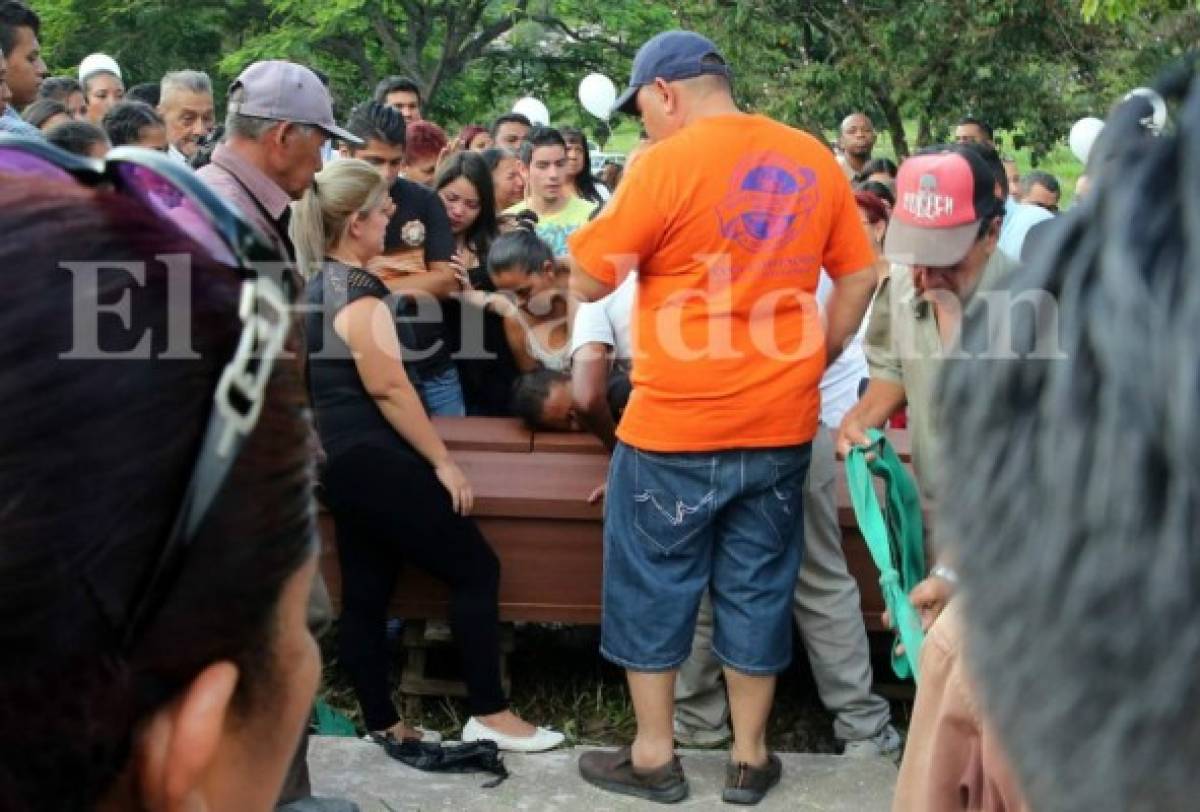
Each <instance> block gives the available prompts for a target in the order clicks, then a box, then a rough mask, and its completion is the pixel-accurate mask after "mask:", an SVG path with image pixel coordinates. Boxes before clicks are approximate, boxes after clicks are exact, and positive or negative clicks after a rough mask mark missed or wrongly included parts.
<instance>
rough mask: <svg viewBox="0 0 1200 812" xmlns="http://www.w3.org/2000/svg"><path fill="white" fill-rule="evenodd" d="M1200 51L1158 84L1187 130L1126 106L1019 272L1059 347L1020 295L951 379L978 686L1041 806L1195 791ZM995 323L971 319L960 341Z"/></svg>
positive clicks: (1198, 789) (1199, 731) (950, 459)
mask: <svg viewBox="0 0 1200 812" xmlns="http://www.w3.org/2000/svg"><path fill="white" fill-rule="evenodd" d="M1195 65H1196V63H1195V59H1194V58H1193V59H1192V60H1189V61H1188V62H1186V63H1185V64H1183V65H1182V66H1180V67H1179V68H1177V69H1176V70H1175V71H1173V72H1172V73H1170V74H1169V75H1167V76H1166V77H1165V78H1164V79H1163V81H1162V82H1161V83H1160V84H1159V86H1158V91H1159V92H1160V93H1161V95H1162V96H1163V97H1164V99H1166V100H1167V101H1168V102H1170V103H1177V104H1178V106H1179V109H1178V111H1177V113H1178V115H1177V120H1178V127H1177V129H1176V130H1175V131H1174V132H1167V133H1166V134H1164V135H1163V136H1162V137H1153V136H1151V135H1149V134H1147V133H1146V131H1145V130H1144V129H1143V128H1142V126H1141V124H1140V123H1139V121H1138V118H1139V117H1140V112H1139V111H1138V110H1137V109H1136V108H1135V107H1133V106H1130V105H1125V106H1122V107H1119V108H1118V109H1116V110H1115V111H1114V112H1113V114H1112V115H1111V116H1110V118H1109V120H1108V123H1107V125H1106V127H1105V131H1104V133H1103V135H1102V136H1101V140H1100V142H1098V143H1097V145H1096V149H1097V150H1100V152H1099V153H1098V155H1097V157H1096V160H1094V161H1093V162H1092V168H1093V171H1094V172H1095V176H1094V177H1093V178H1092V180H1093V187H1092V193H1091V194H1090V195H1089V196H1088V197H1087V198H1086V199H1084V200H1083V201H1081V202H1080V203H1079V205H1077V206H1076V207H1074V208H1073V209H1072V210H1071V212H1069V213H1068V214H1067V215H1065V216H1063V217H1061V218H1059V220H1058V221H1057V222H1055V223H1054V224H1053V226H1052V227H1050V229H1049V230H1048V232H1047V234H1046V237H1045V241H1044V242H1043V243H1042V245H1041V246H1040V248H1039V250H1037V251H1035V252H1034V254H1033V256H1032V261H1031V263H1030V264H1029V266H1028V267H1027V268H1026V269H1025V270H1024V272H1023V273H1021V274H1019V275H1018V277H1017V285H1018V286H1019V287H1020V288H1024V289H1028V290H1041V291H1044V292H1046V293H1047V294H1049V297H1050V298H1051V299H1052V300H1053V301H1054V302H1055V303H1056V310H1057V319H1058V322H1057V330H1056V332H1057V338H1058V342H1059V344H1060V346H1061V350H1062V355H1063V356H1065V357H1057V358H1044V357H1038V354H1037V353H1036V352H1035V348H1036V347H1037V346H1038V345H1039V343H1040V342H1042V341H1043V340H1044V338H1045V335H1044V334H1045V333H1046V332H1047V330H1048V329H1052V328H1053V326H1054V325H1053V320H1052V319H1051V320H1047V319H1046V318H1045V315H1046V314H1045V313H1044V312H1042V313H1037V312H1035V311H1034V309H1030V308H1025V307H1014V308H1013V309H1012V313H1011V314H1010V315H1011V319H1010V322H1009V326H1010V327H1011V339H1012V347H1011V348H1012V350H1013V354H1010V355H1008V357H1007V358H1005V357H1003V356H1001V357H999V358H995V357H993V358H990V359H979V358H975V359H965V360H956V361H951V362H948V363H947V367H946V369H945V373H944V377H943V391H942V395H943V399H942V401H941V415H942V416H943V417H944V419H943V421H942V422H943V424H944V425H945V430H946V439H945V444H944V453H945V457H944V460H943V463H944V466H945V469H944V472H943V473H944V478H945V481H946V482H951V483H955V484H954V487H953V489H952V490H951V491H950V492H949V493H947V494H946V498H945V500H944V503H943V505H942V512H941V518H942V521H943V523H944V526H945V528H946V531H947V532H946V533H945V534H944V536H945V538H946V539H947V540H949V541H950V543H951V544H952V552H953V557H954V560H955V562H956V563H957V566H958V568H959V571H960V573H961V576H962V581H963V590H964V593H963V596H962V598H961V599H962V600H963V601H964V608H965V610H966V617H967V620H968V628H969V632H968V635H969V643H970V646H969V649H968V650H969V652H970V653H971V655H972V660H973V665H974V666H975V668H974V672H975V673H976V674H978V676H979V678H980V681H981V683H982V687H983V692H984V698H985V703H984V704H985V705H986V706H987V708H988V712H989V714H990V717H991V719H992V721H993V722H994V723H995V724H996V726H997V728H998V729H999V731H1000V734H1001V738H1002V739H1003V741H1004V743H1005V745H1006V749H1007V753H1008V755H1009V756H1010V757H1011V759H1012V761H1013V762H1014V766H1015V768H1016V772H1017V774H1018V775H1019V777H1020V781H1021V784H1022V787H1023V790H1024V792H1025V794H1026V796H1027V798H1028V801H1029V803H1030V806H1031V808H1033V809H1044V810H1056V812H1076V811H1077V810H1078V811H1079V812H1083V811H1084V810H1088V812H1092V811H1093V810H1149V809H1164V810H1166V809H1191V808H1194V805H1195V804H1196V798H1197V797H1200V770H1197V768H1196V764H1197V762H1198V761H1200V724H1198V723H1197V714H1198V713H1200V679H1197V674H1200V419H1198V418H1200V342H1198V340H1197V329H1198V327H1200V203H1198V200H1197V196H1196V190H1197V188H1200V87H1198V85H1197V82H1196V80H1195ZM981 315H982V314H981ZM988 320H989V319H987V318H979V319H968V320H967V321H966V323H965V324H964V332H963V341H964V345H967V344H971V343H973V342H977V341H979V340H981V339H985V338H986V336H987V335H988V331H989V325H988V323H987V322H988ZM992 320H994V318H993V319H992ZM1010 359H1011V360H1010Z"/></svg>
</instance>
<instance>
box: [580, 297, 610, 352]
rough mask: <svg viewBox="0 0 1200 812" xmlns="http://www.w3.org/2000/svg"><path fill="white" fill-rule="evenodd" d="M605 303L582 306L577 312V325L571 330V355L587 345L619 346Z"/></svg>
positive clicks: (589, 303)
mask: <svg viewBox="0 0 1200 812" xmlns="http://www.w3.org/2000/svg"><path fill="white" fill-rule="evenodd" d="M604 305H605V301H604V299H601V300H600V301H598V302H588V303H587V304H581V305H580V306H579V310H577V311H575V324H574V327H573V329H572V330H571V355H572V356H573V355H575V353H577V352H579V349H580V347H582V346H583V345H585V344H595V343H599V344H603V345H605V346H607V347H615V346H616V345H617V342H616V337H615V336H614V335H613V326H612V322H610V321H609V319H608V310H607V309H606V308H605V306H604Z"/></svg>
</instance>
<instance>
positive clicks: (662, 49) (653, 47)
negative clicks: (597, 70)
mask: <svg viewBox="0 0 1200 812" xmlns="http://www.w3.org/2000/svg"><path fill="white" fill-rule="evenodd" d="M697 76H724V77H725V78H726V79H729V80H730V81H731V82H732V81H733V71H732V70H730V68H729V66H728V65H727V64H726V63H725V57H723V56H721V52H720V51H718V50H717V46H716V45H715V44H713V41H712V40H710V39H708V38H707V37H702V36H700V35H699V34H697V33H695V32H693V31H664V32H662V33H661V34H657V35H655V36H654V37H653V38H651V39H650V40H648V41H647V42H646V44H645V45H643V46H642V47H641V48H639V49H638V52H637V56H635V57H634V58H633V73H632V74H631V75H630V77H629V87H627V88H626V89H625V92H624V93H622V94H621V95H620V97H619V98H618V99H617V101H616V102H615V103H614V104H613V112H614V113H628V114H629V115H637V112H638V108H637V93H638V91H639V90H641V89H642V86H643V85H649V84H652V83H653V82H654V80H655V79H662V80H663V81H665V82H681V81H683V80H684V79H695V78H696V77H697Z"/></svg>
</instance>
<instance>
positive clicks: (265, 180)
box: [196, 61, 363, 812]
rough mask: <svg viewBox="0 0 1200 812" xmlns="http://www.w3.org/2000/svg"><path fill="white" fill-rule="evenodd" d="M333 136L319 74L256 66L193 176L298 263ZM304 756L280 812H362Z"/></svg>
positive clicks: (313, 613) (317, 616) (315, 604)
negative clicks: (321, 791) (320, 790)
mask: <svg viewBox="0 0 1200 812" xmlns="http://www.w3.org/2000/svg"><path fill="white" fill-rule="evenodd" d="M330 137H334V138H338V139H340V140H341V141H342V142H344V143H348V144H354V145H357V146H361V145H362V143H363V142H362V139H360V138H358V137H357V136H355V135H353V134H351V133H350V132H347V131H346V130H344V129H342V128H341V127H339V126H338V125H337V122H335V121H334V118H333V102H332V101H331V100H330V98H329V91H328V90H326V88H325V85H324V84H323V83H322V82H321V80H320V79H319V78H317V75H316V74H315V73H313V72H312V71H311V70H309V69H308V68H306V67H304V66H303V65H297V64H295V63H293V62H281V61H269V62H255V63H254V64H253V65H251V66H250V67H248V68H246V70H244V71H242V75H241V76H239V77H238V78H237V79H236V80H235V81H234V83H233V84H232V85H230V87H229V108H228V113H227V115H226V118H225V142H224V143H222V144H220V145H219V146H218V147H217V148H216V149H215V150H214V151H213V156H212V162H211V163H209V164H208V165H207V166H205V167H203V168H202V169H200V170H199V171H198V172H197V173H196V175H197V176H198V177H200V178H201V179H203V180H204V181H205V182H206V183H207V184H208V185H209V186H211V187H212V188H213V191H215V192H216V193H217V194H218V195H220V196H221V197H223V198H225V200H226V201H228V202H230V203H232V204H233V205H235V206H236V207H237V208H238V209H239V210H241V212H242V214H244V215H245V216H246V217H247V218H248V219H249V220H250V222H252V223H253V224H254V225H255V226H256V227H257V228H258V230H259V231H260V232H261V233H262V235H263V236H264V237H266V238H267V239H268V240H270V241H271V243H272V245H274V247H275V249H276V251H278V252H279V254H280V256H282V257H285V258H287V259H288V260H291V261H295V258H296V250H295V247H294V246H293V244H292V240H291V237H290V236H289V235H288V224H289V222H290V220H291V212H292V210H291V206H290V204H291V202H292V201H293V200H299V199H300V198H301V197H302V196H303V195H304V192H305V191H306V190H307V189H308V188H309V187H310V186H312V183H313V176H315V175H316V174H317V172H318V171H319V170H320V169H321V164H322V158H321V150H322V148H323V147H324V146H325V142H326V140H327V139H329V138H330ZM330 616H331V610H330V607H329V596H328V593H327V592H326V591H325V584H324V582H323V581H321V579H320V578H318V579H317V582H316V584H314V588H313V594H312V597H311V598H310V599H309V606H308V621H309V625H310V626H312V627H314V628H320V627H323V626H325V625H327V624H328V622H329V619H330ZM307 751H308V737H307V735H306V736H305V738H304V740H303V741H302V742H301V744H300V750H299V752H297V754H296V758H295V759H294V760H293V762H292V766H291V768H290V769H289V770H288V775H287V779H286V781H285V784H284V788H283V795H282V797H281V798H280V803H281V804H282V805H281V806H280V807H278V809H279V810H280V812H284V810H286V812H354V810H357V809H358V806H357V805H356V804H353V803H350V802H349V801H342V800H336V799H329V798H314V797H312V791H311V787H310V784H309V777H308V765H307V764H306V758H307Z"/></svg>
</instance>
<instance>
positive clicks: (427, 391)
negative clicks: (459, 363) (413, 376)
mask: <svg viewBox="0 0 1200 812" xmlns="http://www.w3.org/2000/svg"><path fill="white" fill-rule="evenodd" d="M417 392H418V393H419V394H420V395H421V403H423V404H424V405H425V412H426V413H427V414H428V415H429V416H430V417H466V416H467V402H466V400H465V399H464V398H463V390H462V383H461V382H460V381H459V380H458V370H457V369H456V368H455V367H450V368H449V369H447V370H446V371H445V372H439V373H438V374H436V375H431V376H429V377H427V378H421V381H420V383H418V384H417Z"/></svg>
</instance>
